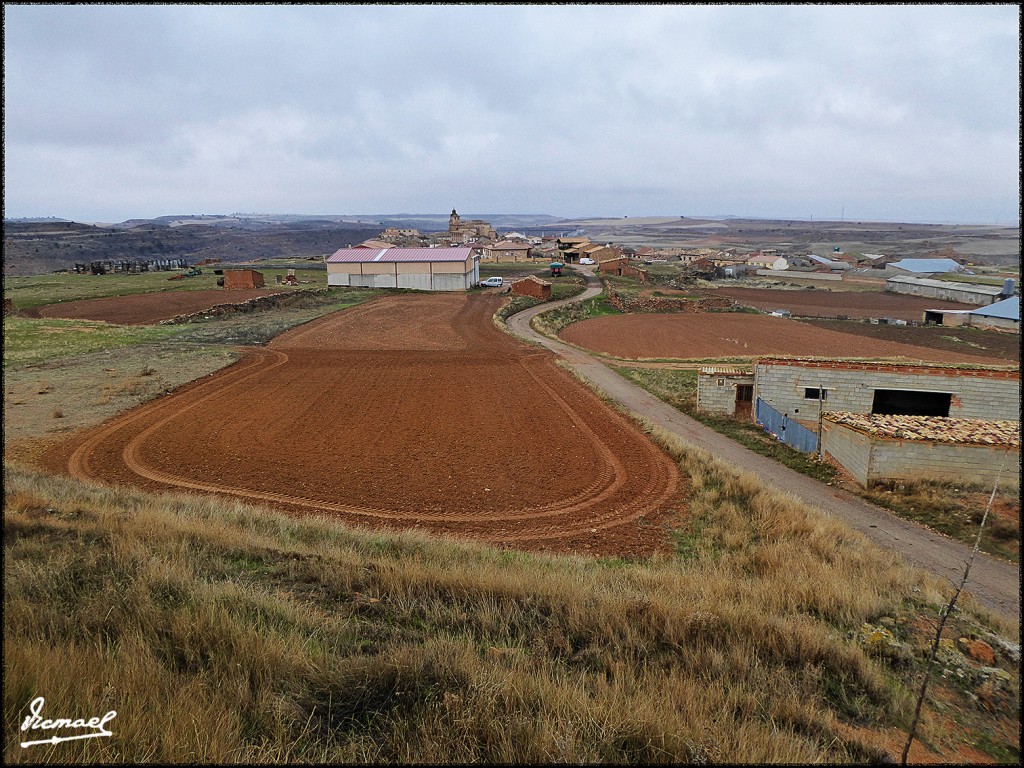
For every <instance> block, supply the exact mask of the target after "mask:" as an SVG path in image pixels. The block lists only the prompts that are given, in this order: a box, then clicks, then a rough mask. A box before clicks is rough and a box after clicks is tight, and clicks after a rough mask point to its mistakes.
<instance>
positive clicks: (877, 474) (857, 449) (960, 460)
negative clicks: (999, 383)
mask: <svg viewBox="0 0 1024 768" xmlns="http://www.w3.org/2000/svg"><path fill="white" fill-rule="evenodd" d="M821 442H822V451H823V452H824V454H825V455H827V456H829V457H830V458H831V459H832V460H833V461H836V462H837V463H839V464H840V465H842V467H843V468H844V469H846V471H848V472H849V473H850V474H851V475H852V476H853V477H854V479H855V480H856V481H857V482H858V483H860V484H861V485H863V486H870V485H871V484H873V483H875V482H877V481H879V480H890V479H908V480H909V479H918V478H936V479H942V480H957V481H963V482H983V483H990V482H995V481H997V480H998V481H1001V482H1002V483H1005V484H1007V485H1009V484H1012V483H1013V482H1014V481H1016V480H1017V472H1016V469H1017V467H1019V466H1020V422H1019V421H1012V420H1002V421H1000V420H996V421H990V420H983V419H956V418H951V419H944V418H937V417H933V416H879V415H865V414H855V413H844V412H837V413H826V414H824V415H823V416H822V441H821Z"/></svg>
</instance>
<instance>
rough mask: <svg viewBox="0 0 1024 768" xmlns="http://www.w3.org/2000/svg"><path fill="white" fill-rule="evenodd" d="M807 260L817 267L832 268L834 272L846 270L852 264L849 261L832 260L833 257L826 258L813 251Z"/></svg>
mask: <svg viewBox="0 0 1024 768" xmlns="http://www.w3.org/2000/svg"><path fill="white" fill-rule="evenodd" d="M807 260H808V261H810V262H811V263H812V264H813V265H814V266H816V267H824V268H826V269H830V270H832V271H833V272H845V271H846V270H848V269H849V268H850V267H851V266H852V265H851V264H850V263H849V262H846V261H832V260H831V259H826V258H825V257H824V256H815V255H814V254H813V253H810V254H808V255H807Z"/></svg>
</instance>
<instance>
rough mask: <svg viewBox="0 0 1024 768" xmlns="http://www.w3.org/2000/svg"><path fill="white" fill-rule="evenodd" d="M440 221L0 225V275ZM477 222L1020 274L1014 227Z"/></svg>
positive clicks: (200, 217)
mask: <svg viewBox="0 0 1024 768" xmlns="http://www.w3.org/2000/svg"><path fill="white" fill-rule="evenodd" d="M448 216H449V214H448V213H444V214H432V213H430V214H415V213H398V214H366V215H327V214H268V213H232V214H225V215H221V214H216V215H214V214H182V215H169V216H159V217H157V218H155V219H129V220H127V221H123V222H119V223H116V224H86V223H80V222H73V221H68V220H66V219H59V218H35V219H5V220H4V250H3V263H4V274H5V275H31V274H44V273H47V272H53V271H56V270H61V269H71V268H73V267H74V264H75V262H87V261H93V260H105V259H147V258H184V259H187V260H188V261H189V262H190V263H194V262H196V261H201V260H203V259H219V260H221V261H223V262H225V263H229V264H230V263H238V262H247V261H253V260H256V259H275V258H294V257H300V258H308V257H319V256H324V255H329V254H331V253H333V252H334V251H335V250H337V249H338V248H341V247H345V246H348V245H350V244H352V245H355V244H358V243H360V242H362V241H363V240H367V239H370V238H374V237H377V236H378V235H379V234H380V232H381V230H383V229H384V228H386V227H397V228H401V229H418V230H420V231H421V232H425V233H428V232H440V231H444V230H446V229H447V228H448ZM460 216H462V218H463V220H468V219H483V220H484V221H487V222H489V223H490V224H491V225H492V226H493V227H494V228H495V229H497V230H498V231H499V232H502V231H505V232H507V231H509V230H513V229H514V230H517V231H519V232H524V233H528V234H554V235H562V234H569V233H573V234H579V235H583V236H586V237H589V238H590V239H591V240H593V241H594V242H613V243H617V244H620V245H631V246H641V245H649V246H653V247H665V248H675V247H713V248H737V249H746V250H755V249H758V248H779V249H780V250H783V251H789V252H796V253H799V252H803V253H807V252H812V253H813V252H818V253H819V254H820V253H822V252H831V251H832V250H833V249H834V248H840V249H841V250H844V251H850V252H860V253H881V254H885V255H887V256H893V257H897V258H900V257H919V256H929V255H934V254H936V253H939V252H942V253H946V254H953V255H959V256H964V257H966V258H968V259H970V260H971V261H974V262H975V263H978V264H991V265H1019V264H1020V228H1019V227H997V226H980V225H949V224H910V223H908V224H894V223H878V222H861V221H814V222H808V221H794V220H778V221H776V220H771V219H754V218H738V217H716V218H712V217H702V218H696V217H693V218H691V217H684V216H648V217H632V218H630V217H623V218H621V219H619V218H616V219H610V218H607V217H603V218H602V217H595V218H577V219H563V218H559V217H557V216H549V215H547V214H487V213H472V212H465V213H463V212H460Z"/></svg>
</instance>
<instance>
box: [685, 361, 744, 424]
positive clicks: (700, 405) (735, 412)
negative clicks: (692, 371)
mask: <svg viewBox="0 0 1024 768" xmlns="http://www.w3.org/2000/svg"><path fill="white" fill-rule="evenodd" d="M753 400H754V374H753V373H752V372H751V371H745V370H741V369H739V368H734V367H732V366H708V367H706V368H701V369H700V370H699V371H698V372H697V410H700V411H707V412H708V413H722V414H728V415H730V416H736V417H737V418H747V419H749V418H750V417H751V413H752V409H753Z"/></svg>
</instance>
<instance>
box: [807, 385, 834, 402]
mask: <svg viewBox="0 0 1024 768" xmlns="http://www.w3.org/2000/svg"><path fill="white" fill-rule="evenodd" d="M819 393H820V395H821V398H820V399H822V400H828V390H827V389H818V388H817V387H804V400H818V399H819V397H818V396H819Z"/></svg>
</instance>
